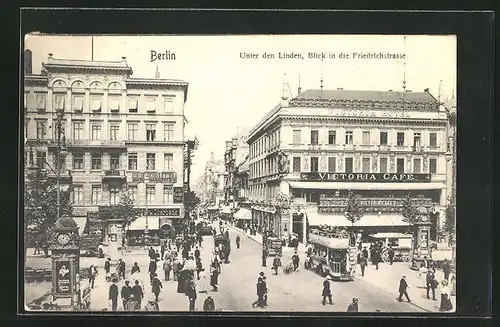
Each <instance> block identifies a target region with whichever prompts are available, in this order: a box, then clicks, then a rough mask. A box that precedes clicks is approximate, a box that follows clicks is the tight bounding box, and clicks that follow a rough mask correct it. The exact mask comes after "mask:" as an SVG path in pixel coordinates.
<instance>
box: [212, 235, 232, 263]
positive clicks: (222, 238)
mask: <svg viewBox="0 0 500 327" xmlns="http://www.w3.org/2000/svg"><path fill="white" fill-rule="evenodd" d="M214 248H215V249H216V251H217V249H220V251H219V256H220V259H221V260H222V261H224V262H225V263H227V262H229V253H231V241H230V239H229V236H227V235H224V234H220V235H216V236H214Z"/></svg>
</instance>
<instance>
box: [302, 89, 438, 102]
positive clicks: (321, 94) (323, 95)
mask: <svg viewBox="0 0 500 327" xmlns="http://www.w3.org/2000/svg"><path fill="white" fill-rule="evenodd" d="M403 95H404V99H405V101H412V102H413V101H414V102H433V103H434V102H436V100H435V98H434V97H433V96H432V95H430V94H429V93H427V92H399V91H357V90H343V89H338V90H312V89H311V90H305V91H304V92H302V93H300V94H298V95H297V96H296V97H295V98H294V99H293V100H314V99H325V100H358V101H360V100H362V101H401V100H402V99H403Z"/></svg>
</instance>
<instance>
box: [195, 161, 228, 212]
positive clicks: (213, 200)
mask: <svg viewBox="0 0 500 327" xmlns="http://www.w3.org/2000/svg"><path fill="white" fill-rule="evenodd" d="M201 184H202V185H201V189H202V191H201V202H202V203H204V204H206V205H208V206H219V204H222V202H224V162H223V161H222V160H216V159H215V155H214V153H213V152H211V153H210V159H209V160H208V161H207V162H206V163H205V170H204V172H203V181H202V183H201Z"/></svg>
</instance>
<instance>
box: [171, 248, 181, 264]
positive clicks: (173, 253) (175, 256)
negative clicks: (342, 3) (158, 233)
mask: <svg viewBox="0 0 500 327" xmlns="http://www.w3.org/2000/svg"><path fill="white" fill-rule="evenodd" d="M178 256H179V251H177V248H173V249H172V250H171V251H170V259H172V262H173V261H174V259H175V258H177V257H178Z"/></svg>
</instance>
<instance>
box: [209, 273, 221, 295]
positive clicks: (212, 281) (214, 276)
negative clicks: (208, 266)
mask: <svg viewBox="0 0 500 327" xmlns="http://www.w3.org/2000/svg"><path fill="white" fill-rule="evenodd" d="M218 284H219V271H218V270H217V268H214V269H212V274H211V275H210V286H212V289H213V290H214V291H215V292H217V290H218V287H217V285H218Z"/></svg>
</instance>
